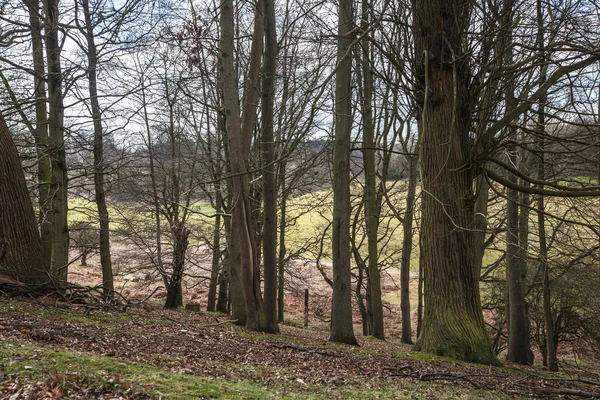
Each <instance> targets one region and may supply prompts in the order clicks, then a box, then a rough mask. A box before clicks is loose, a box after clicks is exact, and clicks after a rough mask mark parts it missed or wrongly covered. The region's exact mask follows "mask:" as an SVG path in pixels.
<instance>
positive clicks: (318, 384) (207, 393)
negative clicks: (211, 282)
mask: <svg viewBox="0 0 600 400" xmlns="http://www.w3.org/2000/svg"><path fill="white" fill-rule="evenodd" d="M166 315H167V314H164V313H163V312H162V311H154V312H152V313H151V314H145V315H144V317H143V318H140V316H136V315H135V314H134V315H131V314H124V313H103V312H100V313H93V314H91V315H89V314H85V313H83V312H82V311H81V310H79V309H74V308H70V309H61V308H54V307H48V306H45V305H40V304H34V303H31V302H15V301H5V300H3V301H0V337H1V338H2V339H3V340H2V342H1V344H0V360H1V361H0V378H2V379H3V381H4V383H3V384H0V385H1V386H0V387H1V389H2V390H1V391H0V398H4V396H6V397H8V396H10V395H11V394H14V393H15V392H16V391H17V389H18V388H19V387H20V388H21V390H24V389H23V388H27V387H28V386H32V387H33V386H35V387H38V388H42V389H40V390H42V391H47V392H53V393H55V394H56V396H57V397H56V398H60V396H62V398H104V397H102V396H108V397H106V398H109V397H111V396H112V397H117V398H118V396H122V398H128V397H131V398H162V399H196V398H252V399H254V398H256V399H262V398H273V399H280V398H291V399H311V398H356V399H370V398H373V399H375V398H461V399H464V398H505V397H506V396H505V395H503V394H501V393H498V392H495V391H480V390H475V389H472V387H471V386H470V385H468V384H467V385H465V384H460V385H456V384H455V383H454V384H451V385H448V384H446V385H443V384H436V383H429V382H419V381H415V380H412V379H405V378H404V379H403V378H395V377H389V376H382V375H380V374H374V375H373V374H370V373H366V372H365V373H360V374H357V373H349V372H347V371H345V372H344V371H340V372H339V373H338V372H336V370H335V369H334V370H331V368H330V365H328V364H329V363H328V362H327V361H328V360H331V362H334V361H335V362H338V361H339V359H338V358H337V357H348V360H349V361H347V362H348V363H350V362H354V363H357V364H361V365H364V366H365V368H375V367H376V366H377V365H376V364H375V365H370V364H369V363H372V362H378V361H377V360H379V359H381V358H382V357H387V359H388V361H389V360H392V361H393V360H396V361H395V363H397V364H398V365H404V364H406V363H413V364H414V363H417V364H414V365H421V366H422V365H424V364H423V363H425V365H426V364H427V363H428V362H432V359H431V358H429V357H425V358H422V357H420V356H419V355H418V354H412V353H406V349H407V347H406V346H398V345H394V344H391V343H390V344H385V346H384V348H383V349H379V348H378V346H379V342H376V341H372V340H367V341H364V342H363V346H362V347H361V348H354V347H346V346H339V345H334V344H331V343H328V342H324V341H323V340H320V339H311V338H310V337H306V335H309V336H310V335H312V334H313V333H312V332H310V331H307V330H300V329H295V328H290V327H284V328H285V329H284V333H285V334H284V335H281V336H270V335H262V334H254V333H248V332H246V331H244V330H243V329H241V328H238V327H233V326H230V325H220V326H218V327H211V328H201V327H200V328H198V327H197V326H198V320H197V319H196V320H192V321H187V320H186V318H188V316H190V315H192V313H185V312H178V311H176V312H173V313H170V314H168V315H169V316H170V317H167V316H166ZM196 315H199V314H194V317H193V318H201V317H199V316H196ZM17 318H18V319H17ZM165 318H169V319H165ZM202 318H207V319H208V320H210V319H213V318H214V315H212V314H211V315H209V314H206V315H204V314H202ZM172 319H177V320H178V321H179V322H178V324H177V325H176V326H175V327H174V328H173V327H172V325H173V324H171V323H170V322H171V320H172ZM11 321H12V322H11ZM182 325H185V327H186V328H187V329H192V328H194V326H196V327H197V328H196V330H198V331H199V332H204V333H202V335H204V336H200V337H201V338H205V339H206V340H208V339H209V337H210V336H211V335H221V336H222V335H224V334H226V335H230V336H231V343H233V346H234V347H235V346H237V347H238V348H237V349H236V350H238V351H241V352H243V351H244V350H248V349H246V347H248V346H249V350H248V351H254V352H256V353H257V354H260V353H261V352H263V353H264V354H263V355H261V357H262V358H260V359H259V360H256V361H251V360H248V361H246V362H238V361H235V362H234V361H228V360H227V357H224V358H222V359H219V354H218V353H214V354H213V353H211V354H210V355H209V354H205V355H206V359H204V358H203V357H202V355H201V356H200V357H199V358H194V357H193V356H192V355H189V353H188V352H186V351H182V352H178V350H176V349H175V350H172V351H164V350H162V349H163V347H161V344H162V343H160V342H161V340H164V341H166V342H169V341H170V340H173V339H174V338H175V336H176V335H177V333H178V332H179V335H181V336H183V335H184V333H181V332H187V331H183V330H181V327H182ZM52 327H55V328H56V329H57V330H52ZM171 328H173V329H171ZM154 330H156V332H154V333H156V336H153V338H152V339H148V340H149V341H155V342H152V343H149V344H150V348H151V349H152V350H151V351H150V352H149V353H148V354H146V353H145V352H146V351H148V350H144V349H146V347H147V346H146V347H144V348H143V349H142V348H140V350H139V351H138V350H135V351H134V354H135V356H131V355H127V354H126V353H127V352H126V351H125V348H124V347H126V346H127V341H125V342H124V344H122V347H121V348H122V349H123V355H121V351H120V347H119V346H114V345H108V349H114V351H107V350H106V349H104V350H102V349H101V347H96V345H101V344H102V342H103V341H107V342H109V341H110V340H112V339H113V338H112V336H111V335H115V336H116V337H119V336H122V337H124V338H133V339H135V340H131V346H132V347H136V346H138V345H139V343H137V339H139V338H140V337H144V338H145V337H146V335H152V334H153V331H154ZM115 331H116V332H115ZM173 335H175V336H173ZM223 340H225V339H223ZM153 344H155V345H156V346H154V345H153ZM274 346H275V348H288V349H289V350H285V351H283V352H280V353H277V354H283V355H284V356H285V355H286V354H287V355H289V356H290V357H297V356H301V357H305V358H303V360H304V363H305V364H307V363H308V364H310V363H314V358H315V357H321V356H319V352H321V353H326V354H333V355H335V357H336V358H331V357H321V358H322V359H324V360H325V362H324V363H323V364H322V366H321V367H319V366H320V365H321V364H318V363H317V364H314V365H317V367H316V369H315V367H310V368H309V369H303V367H302V366H301V365H297V364H298V361H297V359H293V360H291V361H290V364H289V365H286V366H281V365H277V363H280V364H281V360H280V359H279V360H276V359H273V358H272V357H279V358H280V356H278V355H277V354H270V353H273V348H274ZM213 347H214V346H213ZM170 348H171V347H169V346H167V347H166V349H170ZM298 348H302V349H305V350H303V351H302V352H297V351H295V350H294V349H296V350H297V349H298ZM390 348H391V349H397V351H395V352H394V355H393V356H391V355H390V354H386V353H389V352H390ZM224 349H225V346H224ZM213 350H214V351H217V349H213ZM213 350H211V351H213ZM223 351H225V350H223ZM307 351H308V352H307ZM309 353H310V354H309ZM306 357H309V358H306ZM390 357H391V358H390ZM342 361H343V360H342ZM319 362H321V361H319ZM344 362H345V361H344ZM433 362H441V363H447V365H448V366H450V367H451V368H456V365H457V364H456V363H450V362H448V361H435V360H434V359H433ZM311 368H312V369H311ZM320 368H322V369H320ZM36 385H37V386H36ZM78 396H79V397H78ZM15 398H16V399H19V398H28V397H15Z"/></svg>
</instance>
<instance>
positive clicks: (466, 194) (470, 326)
mask: <svg viewBox="0 0 600 400" xmlns="http://www.w3.org/2000/svg"><path fill="white" fill-rule="evenodd" d="M413 8H414V10H415V13H414V21H415V22H414V28H413V29H414V35H415V55H416V58H417V60H416V61H417V62H416V65H415V68H416V71H417V85H418V86H417V104H418V107H419V111H420V113H419V114H420V115H419V120H418V125H419V136H420V140H421V147H420V161H421V177H422V188H423V189H422V193H423V200H422V217H421V236H420V239H421V240H420V246H421V255H420V261H421V264H422V265H423V273H424V284H425V313H424V316H423V326H422V330H421V337H420V338H419V340H418V342H417V345H416V348H417V349H420V350H423V351H425V352H428V353H433V354H437V355H442V356H448V357H452V358H456V359H460V360H465V361H472V362H478V363H483V364H499V362H498V360H497V359H496V356H495V355H494V353H493V351H492V346H491V344H490V340H489V338H488V336H487V333H486V330H485V325H484V321H483V314H482V310H481V300H480V295H479V276H478V275H477V272H478V271H477V270H476V262H475V254H474V251H473V249H474V242H475V236H474V227H475V224H474V201H475V198H474V194H473V179H474V170H473V166H472V164H471V162H472V161H471V160H472V159H471V151H472V149H471V148H470V146H471V142H470V138H469V129H470V121H471V116H470V106H469V103H470V102H469V92H468V81H469V69H468V64H467V62H466V59H465V54H464V48H463V46H464V43H465V34H466V30H467V25H468V21H469V15H470V13H471V11H472V3H470V2H464V1H460V0H453V1H441V0H430V1H415V2H413Z"/></svg>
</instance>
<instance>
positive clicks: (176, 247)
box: [165, 222, 190, 309]
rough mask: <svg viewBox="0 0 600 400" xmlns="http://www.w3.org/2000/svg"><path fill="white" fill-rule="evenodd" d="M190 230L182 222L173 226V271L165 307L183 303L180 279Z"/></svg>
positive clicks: (174, 306) (175, 306) (173, 306)
mask: <svg viewBox="0 0 600 400" xmlns="http://www.w3.org/2000/svg"><path fill="white" fill-rule="evenodd" d="M189 235H190V231H189V230H188V229H187V228H186V227H185V225H184V224H183V223H182V222H179V223H176V224H175V225H174V226H173V271H172V272H171V277H170V279H169V285H168V286H167V300H166V301H165V308H168V309H169V308H177V307H181V306H182V305H183V291H182V288H181V281H182V278H183V271H184V267H185V253H186V252H187V247H188V236H189Z"/></svg>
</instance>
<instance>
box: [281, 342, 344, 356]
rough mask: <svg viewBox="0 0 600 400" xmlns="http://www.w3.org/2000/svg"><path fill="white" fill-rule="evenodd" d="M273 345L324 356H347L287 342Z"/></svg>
mask: <svg viewBox="0 0 600 400" xmlns="http://www.w3.org/2000/svg"><path fill="white" fill-rule="evenodd" d="M273 347H276V348H278V349H291V350H296V351H305V352H307V353H314V354H320V355H322V356H328V357H339V358H343V357H345V355H344V354H339V353H330V352H328V351H321V350H315V349H307V348H306V347H300V346H296V345H293V344H285V345H277V344H274V345H273Z"/></svg>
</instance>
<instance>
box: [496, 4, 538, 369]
mask: <svg viewBox="0 0 600 400" xmlns="http://www.w3.org/2000/svg"><path fill="white" fill-rule="evenodd" d="M513 7H514V2H513V0H504V1H503V3H502V17H501V26H502V29H501V33H500V41H499V42H500V45H501V49H500V51H499V53H500V52H501V53H502V57H501V59H502V63H503V64H512V63H513V62H514V58H513V28H512V24H513V18H514V10H513ZM505 81H506V82H505V107H506V113H510V112H511V111H512V110H513V109H514V108H515V106H516V102H517V100H516V98H515V90H516V89H515V81H516V77H515V76H514V75H511V74H509V75H507V77H506V78H505ZM506 129H507V130H508V132H507V133H506V136H507V137H508V138H509V139H510V140H512V141H513V142H514V143H516V142H517V140H518V138H517V125H516V124H515V123H511V124H510V125H508V126H507V127H506ZM517 152H518V150H517V147H516V146H512V147H510V148H509V149H508V153H509V162H510V163H511V164H513V165H517V164H518V159H517ZM508 179H510V180H511V181H513V182H515V183H516V182H517V176H516V175H515V174H512V173H510V172H509V176H508ZM506 221H507V232H506V255H507V256H506V258H507V262H506V287H507V294H508V298H507V301H508V308H507V310H508V312H507V315H508V352H507V356H506V358H507V359H508V360H509V361H512V362H515V363H519V364H532V363H533V358H531V356H532V355H533V353H531V349H530V345H529V327H528V326H529V321H528V318H527V311H526V307H527V303H526V302H525V294H524V282H523V281H524V274H523V271H522V265H521V264H522V263H521V262H520V254H521V252H520V248H519V237H520V230H519V192H518V191H517V190H516V189H514V188H507V205H506Z"/></svg>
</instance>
